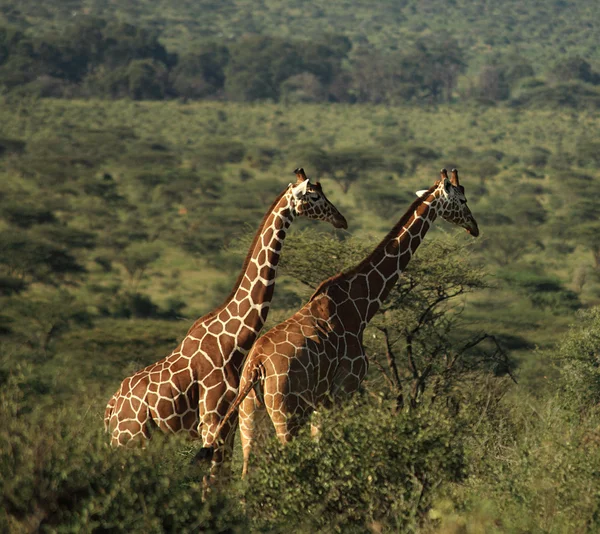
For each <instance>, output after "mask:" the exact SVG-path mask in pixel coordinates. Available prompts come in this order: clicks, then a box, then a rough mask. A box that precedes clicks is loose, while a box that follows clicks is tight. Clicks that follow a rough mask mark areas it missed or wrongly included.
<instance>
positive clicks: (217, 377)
mask: <svg viewBox="0 0 600 534" xmlns="http://www.w3.org/2000/svg"><path fill="white" fill-rule="evenodd" d="M222 381H223V371H222V370H221V369H213V370H212V371H211V372H210V373H209V374H208V375H207V376H206V377H205V378H204V380H202V384H203V385H204V387H206V388H210V387H213V386H216V385H217V384H219V383H221V382H222Z"/></svg>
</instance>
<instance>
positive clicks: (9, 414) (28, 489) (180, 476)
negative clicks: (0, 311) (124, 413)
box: [0, 377, 245, 533]
mask: <svg viewBox="0 0 600 534" xmlns="http://www.w3.org/2000/svg"><path fill="white" fill-rule="evenodd" d="M18 382H19V380H18V379H16V378H15V377H11V378H9V380H8V381H7V383H5V384H4V386H3V387H2V389H1V390H0V480H2V484H1V486H0V500H1V504H0V530H2V531H3V532H107V531H110V532H127V533H130V532H140V533H141V532H143V533H147V532H157V533H158V532H199V531H201V532H242V531H244V530H245V528H244V522H243V517H242V514H241V510H240V508H239V504H237V503H236V501H235V499H234V498H231V497H230V496H226V495H225V494H223V493H220V492H219V491H218V490H214V491H213V492H212V493H211V495H210V498H209V499H208V500H207V502H202V492H203V488H202V482H201V476H202V471H201V470H200V469H199V468H198V467H194V466H193V465H192V463H191V454H190V450H189V445H187V446H186V445H184V444H182V443H181V442H180V441H179V440H176V439H171V440H168V441H165V440H158V441H157V442H155V443H154V442H150V446H148V447H147V448H145V449H141V448H140V449H122V450H111V449H110V447H109V446H108V444H107V441H108V440H107V437H106V435H104V433H103V432H102V431H101V428H102V421H101V419H100V418H99V417H97V416H95V415H94V416H90V415H86V413H84V412H83V410H81V409H80V408H79V406H80V405H77V406H78V407H74V408H63V409H61V410H58V411H54V412H52V413H50V414H48V413H45V414H38V415H36V414H29V415H27V414H24V413H22V412H23V410H22V406H21V404H20V397H21V393H20V389H19V383H18ZM88 402H89V399H86V401H85V404H87V403H88Z"/></svg>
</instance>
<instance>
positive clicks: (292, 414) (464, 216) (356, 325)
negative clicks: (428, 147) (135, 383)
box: [222, 169, 479, 475]
mask: <svg viewBox="0 0 600 534" xmlns="http://www.w3.org/2000/svg"><path fill="white" fill-rule="evenodd" d="M417 196H418V197H419V198H418V199H417V200H415V202H414V203H413V204H412V205H411V206H410V207H409V208H408V211H407V212H406V213H405V214H404V215H403V216H402V217H401V218H400V220H399V221H398V223H396V225H395V226H394V227H393V228H392V230H391V231H390V232H389V233H388V235H387V236H386V237H385V238H384V239H383V241H382V242H381V243H380V244H379V245H378V246H377V247H376V248H375V250H374V251H373V252H372V253H371V254H369V255H368V256H367V257H366V258H365V259H364V260H363V261H362V262H360V263H359V264H358V265H357V266H356V267H354V268H353V269H351V270H349V271H347V272H345V273H340V274H337V275H336V276H333V277H332V278H330V279H328V280H326V281H324V282H323V283H322V284H321V285H320V286H319V287H318V288H317V290H316V291H315V293H314V294H313V295H312V297H311V298H310V300H309V302H308V303H307V304H306V305H305V306H304V307H303V308H301V309H300V310H299V311H298V312H297V313H295V314H294V315H293V316H292V317H290V318H289V319H287V320H286V321H284V322H283V323H281V324H279V325H277V326H275V327H274V328H272V329H271V330H269V331H268V332H267V333H266V334H265V335H264V336H262V337H261V338H260V339H259V340H258V341H257V342H256V343H255V344H254V347H253V348H252V350H251V351H250V353H249V354H248V357H247V359H246V363H245V365H244V370H243V371H242V378H241V383H240V390H239V393H238V396H237V397H236V399H235V401H234V402H233V403H232V404H231V406H230V408H229V410H228V413H227V415H226V416H225V418H224V419H223V422H222V424H224V425H226V424H227V422H228V420H229V417H235V415H236V414H235V411H236V409H238V408H239V419H240V431H241V437H242V447H243V451H244V468H243V473H242V474H243V475H244V474H246V472H247V468H248V458H249V455H250V449H251V446H252V441H253V433H254V416H255V411H256V409H257V408H258V407H259V405H263V404H264V406H265V407H266V409H267V412H268V415H269V417H270V418H271V421H272V422H273V425H274V426H275V431H276V433H277V436H278V438H279V439H280V440H281V442H282V443H286V442H288V441H290V440H291V439H292V438H293V437H294V436H295V435H296V433H297V431H298V429H299V427H300V426H301V425H302V424H303V423H304V422H305V421H306V420H307V418H308V416H309V415H310V414H311V413H312V412H313V411H315V409H316V408H317V407H318V406H323V405H325V406H327V405H330V404H331V403H332V402H334V401H335V400H336V399H338V398H340V397H342V396H346V395H349V394H352V393H353V392H355V391H356V390H357V389H358V387H359V385H360V383H361V381H362V380H363V378H364V377H365V374H366V373H367V368H368V362H367V357H366V355H365V350H364V347H363V343H362V340H363V333H364V330H365V328H366V326H367V324H368V323H369V321H370V320H371V319H372V318H373V316H374V315H375V313H376V312H377V310H379V308H380V307H381V305H382V303H383V301H384V300H385V298H386V297H387V295H388V294H389V292H390V291H391V289H392V287H393V286H394V284H395V283H396V282H397V280H398V278H399V277H400V274H401V273H402V271H404V270H405V269H406V266H407V265H408V262H409V261H410V259H411V257H412V255H413V254H414V253H415V251H416V250H417V247H418V246H419V245H420V244H421V241H422V240H423V238H424V237H425V234H426V233H427V231H428V230H429V228H430V227H431V225H432V224H433V222H434V221H435V219H436V218H437V217H438V216H441V217H442V218H444V219H446V220H447V221H450V222H452V223H454V224H457V225H460V226H463V227H464V228H465V229H466V230H467V231H468V232H469V233H470V234H471V235H473V236H475V237H476V236H478V235H479V229H478V227H477V223H476V222H475V219H474V218H473V215H472V214H471V211H470V210H469V208H468V207H467V199H466V198H465V192H464V188H463V187H462V186H461V185H459V182H458V171H457V170H456V169H453V170H452V176H451V178H449V177H448V173H447V171H446V169H442V171H441V178H440V180H438V181H436V182H435V183H434V185H433V186H432V187H430V188H429V189H427V190H423V191H419V192H418V193H417ZM250 393H252V395H250ZM259 399H260V400H259Z"/></svg>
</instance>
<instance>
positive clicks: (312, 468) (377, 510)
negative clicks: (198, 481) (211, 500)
mask: <svg viewBox="0 0 600 534" xmlns="http://www.w3.org/2000/svg"><path fill="white" fill-rule="evenodd" d="M318 420H319V425H320V428H321V434H320V435H319V440H318V441H314V440H311V438H310V436H309V435H308V432H304V433H303V434H302V435H301V436H300V437H299V438H298V439H296V440H295V441H293V442H292V443H291V444H288V445H286V446H285V447H281V446H280V445H279V444H278V443H277V442H275V441H272V442H271V443H269V444H268V445H267V447H266V449H265V450H261V451H260V452H259V453H257V458H256V460H255V461H254V465H253V466H252V470H251V474H250V477H249V489H248V491H247V494H246V506H247V513H248V514H249V516H250V517H252V518H254V520H255V521H256V524H255V527H256V528H257V529H258V530H260V531H265V530H273V529H275V530H277V531H280V530H285V529H287V528H293V529H294V530H295V531H296V532H297V531H298V530H300V531H302V530H303V529H304V530H305V531H306V532H317V531H319V532H321V531H336V532H365V531H366V530H368V529H369V528H370V527H371V526H373V525H374V524H376V523H379V524H380V525H385V526H386V527H388V528H394V529H400V530H405V529H407V528H414V526H415V525H417V524H418V523H419V521H420V519H421V518H422V517H423V515H424V513H425V512H426V510H427V509H428V508H429V506H430V504H431V499H432V496H433V495H434V494H435V489H436V488H437V486H438V485H439V484H442V483H447V482H448V481H458V480H461V478H462V476H463V470H464V455H463V447H462V440H463V437H462V435H461V432H460V430H459V429H458V428H457V427H456V425H455V422H454V421H453V420H452V419H449V418H447V417H446V416H445V414H444V413H442V412H438V411H434V410H425V409H423V410H422V411H419V412H417V413H411V414H407V413H398V414H394V413H392V411H391V410H390V408H389V407H388V406H386V405H384V404H381V403H376V402H361V400H360V399H355V400H353V401H352V402H351V403H350V404H349V405H348V406H346V407H345V408H343V409H338V410H335V411H331V412H326V413H323V414H319V418H318Z"/></svg>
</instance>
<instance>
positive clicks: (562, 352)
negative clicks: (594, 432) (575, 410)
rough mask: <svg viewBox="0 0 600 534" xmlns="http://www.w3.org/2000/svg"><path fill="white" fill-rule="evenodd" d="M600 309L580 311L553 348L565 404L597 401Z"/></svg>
mask: <svg viewBox="0 0 600 534" xmlns="http://www.w3.org/2000/svg"><path fill="white" fill-rule="evenodd" d="M599 355H600V307H595V308H592V309H590V310H582V311H580V312H579V313H578V314H577V322H576V323H574V324H573V325H572V326H571V329H570V330H569V333H568V334H567V335H566V336H565V338H564V339H563V341H562V342H561V343H560V345H559V346H558V347H557V349H556V359H557V362H558V364H559V366H560V370H561V376H562V378H563V385H564V389H565V393H566V398H565V401H566V402H568V403H569V404H571V405H572V404H573V402H574V403H576V405H578V406H581V407H582V408H585V407H592V406H595V405H597V404H598V403H599V402H600V358H599Z"/></svg>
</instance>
